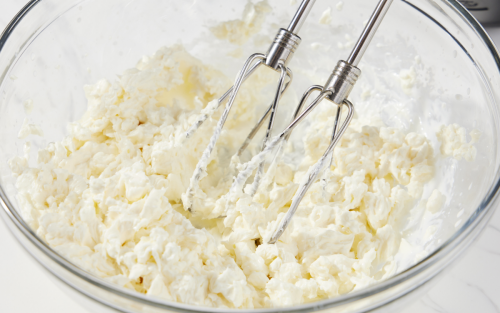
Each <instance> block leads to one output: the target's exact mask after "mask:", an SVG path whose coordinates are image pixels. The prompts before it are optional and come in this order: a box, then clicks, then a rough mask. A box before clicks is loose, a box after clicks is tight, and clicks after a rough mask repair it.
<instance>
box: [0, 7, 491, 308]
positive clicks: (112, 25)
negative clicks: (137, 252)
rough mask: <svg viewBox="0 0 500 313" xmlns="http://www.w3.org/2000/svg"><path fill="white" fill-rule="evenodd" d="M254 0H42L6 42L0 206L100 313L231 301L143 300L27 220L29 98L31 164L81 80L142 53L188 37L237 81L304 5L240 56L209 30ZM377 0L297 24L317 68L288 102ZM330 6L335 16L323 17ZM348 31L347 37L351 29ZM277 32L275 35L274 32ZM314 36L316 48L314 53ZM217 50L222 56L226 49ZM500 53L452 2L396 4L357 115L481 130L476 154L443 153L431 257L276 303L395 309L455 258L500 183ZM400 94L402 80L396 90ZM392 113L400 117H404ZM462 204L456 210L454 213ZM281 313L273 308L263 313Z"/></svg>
mask: <svg viewBox="0 0 500 313" xmlns="http://www.w3.org/2000/svg"><path fill="white" fill-rule="evenodd" d="M245 3H246V1H244V0H241V1H222V0H219V1H215V0H214V1H196V0H192V1H180V0H176V1H175V0H172V1H160V0H141V1H128V2H126V3H125V2H123V1H121V0H105V1H103V0H87V1H81V0H79V1H75V0H69V1H68V0H64V1H63V0H45V1H32V2H31V3H29V4H28V5H27V6H26V7H25V8H24V9H23V10H22V11H21V12H20V13H19V15H18V16H17V17H16V19H14V20H13V21H12V23H11V24H10V25H9V26H8V27H7V29H6V30H5V31H4V33H3V35H2V38H1V39H0V49H1V50H0V125H2V126H1V127H0V147H1V148H0V185H1V190H0V196H1V200H0V201H1V204H2V206H3V209H2V210H0V215H1V216H2V218H3V219H4V221H5V222H6V224H7V225H8V227H9V228H10V229H11V231H12V232H13V233H14V234H15V235H16V237H17V239H18V240H19V242H20V243H21V244H22V245H23V246H24V247H25V248H26V249H27V250H28V251H29V252H30V254H31V255H32V256H33V257H34V258H35V259H36V260H37V261H38V262H39V263H41V264H42V265H43V267H44V268H45V269H46V270H47V271H48V273H50V275H52V276H53V277H54V278H55V281H56V282H58V283H60V285H61V286H62V287H63V288H64V289H65V290H67V291H68V292H69V293H70V294H71V295H73V296H75V297H76V298H78V299H80V300H81V301H82V303H84V305H87V306H89V307H91V308H92V311H93V312H100V311H102V312H108V311H109V312H111V311H113V312H115V311H114V310H115V309H117V310H120V311H124V312H170V311H203V312H221V311H226V310H220V309H208V308H203V307H194V306H189V305H184V304H178V303H171V302H168V301H163V300H160V299H155V298H151V297H146V296H143V295H141V294H137V293H135V292H132V291H130V290H125V289H121V288H118V287H115V286H113V285H110V284H108V283H106V282H104V281H101V280H100V279H99V278H96V277H93V276H92V275H89V274H87V273H85V272H84V271H82V270H80V269H79V268H77V267H75V266H73V265H72V264H71V263H69V262H68V261H66V260H65V259H63V258H61V257H60V256H58V255H57V253H55V252H54V251H53V250H52V249H51V248H49V247H48V246H46V245H45V243H44V242H43V241H41V240H39V239H38V238H37V237H36V235H35V234H34V233H33V232H32V230H30V229H29V228H28V227H27V226H26V224H25V223H24V222H23V220H22V217H21V216H20V214H19V212H20V209H19V206H18V203H17V201H16V188H15V179H14V178H13V177H12V176H11V171H10V169H9V167H8V165H7V161H8V160H9V159H10V158H11V157H13V156H15V155H21V154H22V153H23V145H24V142H25V140H20V139H18V136H17V134H18V132H19V129H20V127H21V125H22V123H23V120H24V118H25V117H27V116H26V113H25V112H24V110H23V103H24V102H25V101H26V100H28V99H33V101H34V110H33V113H32V114H31V115H30V116H29V120H30V121H31V122H33V123H36V124H38V125H40V126H41V127H42V129H43V132H44V137H43V138H41V137H34V136H31V137H29V138H28V140H29V141H30V142H31V143H32V151H31V165H35V164H34V163H35V160H36V151H37V150H38V149H39V148H42V147H45V146H46V145H47V143H49V142H54V141H59V140H61V139H62V138H63V137H64V136H65V135H66V134H67V132H66V124H67V123H68V122H71V121H74V120H77V119H78V118H79V117H80V116H81V115H82V114H83V113H84V112H85V110H86V99H85V96H84V92H83V88H82V87H83V85H85V84H91V83H94V82H96V81H97V80H99V79H101V78H107V79H110V80H112V79H114V78H116V75H117V74H119V73H121V72H122V71H123V70H125V69H127V68H130V67H132V66H133V65H135V63H136V62H137V60H139V59H140V58H141V57H142V56H143V55H147V54H151V53H153V52H154V51H156V50H157V49H158V48H159V47H161V46H169V45H172V44H176V43H180V42H181V43H183V44H184V45H185V46H186V47H187V49H188V51H189V52H190V53H192V54H193V55H195V56H196V57H197V58H199V59H201V60H202V61H205V62H207V63H210V64H212V65H214V66H216V67H218V68H219V69H220V70H221V71H223V72H224V73H225V74H227V75H228V76H230V77H233V76H234V75H235V74H236V71H237V69H238V68H239V67H240V66H241V64H242V63H243V61H244V59H243V58H244V57H245V56H247V55H249V54H250V53H252V52H265V51H266V49H267V46H268V44H269V41H270V40H271V39H272V37H273V36H274V34H275V32H276V30H277V28H278V27H286V26H287V23H288V21H289V19H290V17H291V15H292V14H293V12H294V11H295V6H291V5H290V1H289V0H276V1H272V2H271V3H270V4H271V5H272V6H273V7H274V11H273V13H271V14H270V15H269V16H268V17H267V19H266V22H265V23H264V25H263V27H262V31H261V33H260V34H259V36H260V38H261V39H263V40H250V41H249V42H248V43H247V44H245V45H244V46H242V47H241V49H242V54H241V55H242V57H241V58H234V57H228V56H227V53H228V52H230V51H232V50H234V49H235V48H236V46H233V45H231V44H229V43H227V42H225V41H221V40H216V39H215V38H214V37H213V36H212V35H210V32H209V30H208V28H207V26H208V25H213V24H215V23H217V22H222V21H226V20H229V19H234V18H239V17H240V14H241V12H242V9H243V7H244V6H245ZM374 5H375V1H370V2H369V1H366V0H349V1H345V2H344V7H343V10H342V11H341V12H338V11H336V10H335V3H332V2H331V1H327V0H318V1H317V4H316V6H315V8H314V9H313V11H312V12H311V15H310V18H309V20H308V22H306V24H305V25H304V31H303V32H302V33H301V35H302V37H303V42H302V44H301V47H300V49H299V50H298V52H297V53H296V56H295V58H294V60H293V61H292V63H291V64H290V66H291V67H292V69H293V68H294V67H297V68H301V69H306V68H310V69H315V71H316V72H315V74H314V75H309V74H308V72H307V71H299V72H297V75H296V76H297V79H296V80H295V81H294V84H293V87H292V91H291V92H290V96H289V97H290V99H297V98H298V97H299V95H300V93H301V91H302V90H305V88H306V87H307V86H309V85H310V84H311V83H323V82H324V80H326V78H327V76H328V75H329V72H330V70H331V69H332V68H333V67H334V64H335V63H336V62H337V60H339V59H345V58H346V57H347V55H348V53H349V49H348V48H343V47H342V45H339V44H338V43H345V42H347V41H349V40H351V41H352V40H355V38H357V36H358V35H359V33H360V32H361V30H362V28H363V22H364V21H365V20H366V19H367V18H368V17H369V15H370V13H371V11H372V10H373V7H372V6H374ZM328 6H332V9H333V10H332V13H333V18H334V19H333V22H332V25H331V26H329V27H325V26H324V25H319V24H318V22H317V21H318V20H319V17H320V16H321V13H322V12H323V11H324V10H325V9H326V8H327V7H328ZM346 35H348V36H350V38H349V37H346ZM267 39H268V40H267ZM312 43H321V44H323V46H321V47H322V48H320V49H317V47H316V49H313V48H312V45H311V44H312ZM219 54H220V55H222V57H220V55H219ZM417 56H418V58H420V63H419V64H421V65H419V66H420V68H419V73H420V74H419V75H421V76H420V77H419V80H420V85H419V87H418V90H417V91H416V92H415V93H414V94H412V95H411V96H407V95H405V94H404V93H401V94H400V95H396V99H394V98H392V100H391V99H389V98H388V97H385V98H384V97H382V98H381V99H379V100H378V102H377V101H371V102H366V101H363V100H362V98H361V96H360V94H361V92H362V89H363V88H374V87H376V86H385V87H387V88H389V89H391V87H394V86H395V85H394V84H396V81H395V74H397V73H399V72H400V71H401V70H403V69H408V68H409V67H410V66H412V65H415V57H417ZM498 61H499V58H498V54H497V52H496V49H495V47H494V45H493V44H492V43H491V40H490V39H489V38H488V36H487V35H486V33H485V32H484V30H483V29H482V28H481V27H480V26H479V24H478V23H477V22H476V21H475V20H474V19H473V18H472V17H471V16H470V15H469V14H468V13H467V12H466V11H465V10H464V9H463V8H462V7H461V6H460V5H459V4H458V3H457V2H456V1H453V0H452V1H441V0H437V1H431V0H412V1H399V0H396V1H395V2H394V4H393V6H392V8H391V9H390V11H389V14H388V15H387V17H386V18H385V20H384V22H383V23H382V26H381V28H380V30H379V33H378V34H377V35H376V37H375V38H374V40H373V42H372V44H371V47H370V48H369V49H368V51H367V53H366V56H365V58H364V60H363V62H362V63H361V65H360V68H361V69H362V70H363V75H362V77H361V79H360V80H359V82H358V84H357V86H356V88H355V91H354V92H353V94H352V100H353V101H354V102H355V105H356V109H357V111H358V112H359V114H360V115H362V114H368V113H370V114H371V113H374V112H375V113H379V114H380V116H381V117H382V118H383V119H384V121H385V122H386V123H387V124H388V125H391V126H399V127H403V128H405V129H407V130H419V131H422V132H424V133H425V134H426V135H427V136H428V137H429V138H433V139H432V140H433V142H434V144H435V145H436V146H437V143H436V140H435V135H434V134H435V132H436V130H437V127H438V126H439V125H441V124H443V123H458V124H460V125H461V126H464V127H465V128H466V129H468V130H471V129H478V130H480V131H481V132H482V137H481V140H480V141H479V142H478V143H477V144H476V147H477V149H478V154H477V159H476V161H475V162H471V163H467V162H465V161H460V162H459V161H455V160H452V159H447V160H443V161H438V164H437V167H436V168H437V173H436V179H435V180H434V181H433V183H432V187H439V188H440V189H443V190H447V192H448V200H447V202H446V205H445V208H444V211H443V213H442V220H443V227H442V228H441V230H440V233H439V236H438V237H439V240H437V241H436V242H435V243H434V244H435V249H434V252H433V253H431V254H430V255H429V256H428V257H426V258H424V259H423V260H422V261H420V262H419V263H418V264H416V265H414V266H412V267H410V268H409V269H407V270H405V271H403V272H401V273H399V274H398V275H396V276H395V277H393V278H391V279H389V280H387V281H385V282H383V283H380V284H378V285H375V286H372V287H370V288H367V289H365V290H362V291H359V292H355V293H351V294H348V295H343V296H340V297H337V298H334V299H328V300H324V301H320V302H316V303H312V304H307V305H302V306H297V307H293V308H281V309H279V311H304V312H305V311H311V310H328V311H329V312H362V311H366V310H377V309H378V310H381V311H384V312H387V311H388V310H391V309H393V310H397V309H398V308H400V307H401V306H402V305H404V304H405V303H407V302H408V301H410V300H411V299H414V298H416V297H418V296H419V295H420V294H421V293H423V292H424V291H425V290H427V288H428V287H429V285H430V283H431V282H433V281H435V277H437V276H438V274H439V273H442V272H443V269H444V268H446V267H448V265H449V264H450V263H451V262H452V261H454V260H456V259H457V257H458V256H459V255H460V254H461V253H462V252H463V251H464V249H465V248H466V247H467V246H468V245H469V244H470V243H471V242H472V241H473V240H474V238H475V237H476V236H477V235H478V234H479V232H480V231H481V230H482V228H483V226H484V225H485V223H486V222H487V220H488V218H489V216H491V214H492V212H493V209H494V208H495V201H496V194H497V191H498V184H499V171H498V169H499V153H498V151H499V150H498V149H499V146H498V133H499V126H500V125H499V110H498V109H499V107H498V104H499V100H500V95H499V89H498V88H495V86H499V85H500V75H499V63H498ZM392 89H394V88H392ZM393 112H399V113H403V114H398V115H395V114H393ZM461 210H463V213H462V214H461V216H460V217H457V212H460V211H461ZM260 311H267V312H273V311H276V310H273V309H268V310H260Z"/></svg>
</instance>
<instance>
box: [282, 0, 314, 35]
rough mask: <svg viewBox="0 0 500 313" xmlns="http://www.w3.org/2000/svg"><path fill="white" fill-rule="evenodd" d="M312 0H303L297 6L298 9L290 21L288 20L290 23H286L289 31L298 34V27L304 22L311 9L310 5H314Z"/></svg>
mask: <svg viewBox="0 0 500 313" xmlns="http://www.w3.org/2000/svg"><path fill="white" fill-rule="evenodd" d="M314 2H316V0H303V1H302V3H301V4H300V6H299V9H298V10H297V12H296V13H295V15H294V16H293V18H292V21H291V22H290V25H288V28H287V30H288V31H289V32H292V33H294V34H296V35H297V34H298V33H299V31H300V29H301V28H302V25H303V24H304V21H305V20H306V18H307V16H308V15H309V12H310V11H311V9H312V7H313V6H314Z"/></svg>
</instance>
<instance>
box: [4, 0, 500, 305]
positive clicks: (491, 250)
mask: <svg viewBox="0 0 500 313" xmlns="http://www.w3.org/2000/svg"><path fill="white" fill-rule="evenodd" d="M25 2H26V0H0V29H3V28H4V27H5V26H6V25H7V23H8V22H9V20H10V19H11V18H12V17H13V16H14V15H15V14H16V13H17V12H18V11H19V10H20V9H21V8H22V7H23V5H24V3H25ZM487 30H488V32H489V34H490V35H491V37H492V38H493V40H494V41H495V42H496V43H497V45H499V46H500V27H496V28H488V29H487ZM0 251H9V253H8V254H7V255H2V256H1V257H0V277H1V278H2V281H3V283H2V284H0V300H1V301H0V312H6V313H13V312H15V313H25V312H29V313H32V312H37V313H49V312H50V313H68V312H71V313H88V311H87V310H85V309H83V308H82V307H80V306H79V304H77V303H76V302H74V301H73V300H72V299H70V298H69V297H68V296H67V295H66V294H65V293H63V292H62V291H61V290H60V289H58V287H56V285H54V283H53V282H52V281H51V280H50V279H49V278H48V276H47V275H46V274H45V273H44V271H42V270H41V267H40V266H39V265H38V264H36V262H35V261H34V260H32V258H31V257H30V256H29V255H28V254H27V252H25V251H24V250H23V249H22V248H21V246H20V245H18V243H17V242H16V241H15V239H14V237H13V236H12V235H11V234H10V233H9V231H8V230H7V229H6V227H5V225H4V224H3V223H2V222H0ZM427 312H428V313H434V312H439V313H447V312H450V313H452V312H453V313H469V312H481V313H494V312H497V313H500V212H496V213H495V215H494V216H493V218H492V220H491V221H490V223H489V225H488V226H487V228H486V229H485V231H484V233H483V234H482V235H481V237H480V238H479V240H478V241H477V242H476V243H475V244H474V245H473V246H472V247H470V248H469V249H468V250H467V252H466V254H465V256H463V257H462V259H460V260H459V261H458V262H457V264H456V265H455V266H454V267H453V269H452V270H451V271H450V272H449V273H447V274H446V275H445V276H443V277H442V278H441V280H440V281H438V282H437V284H436V285H435V286H434V287H433V288H432V289H431V290H430V291H429V293H428V294H426V295H425V296H424V297H422V298H421V299H420V300H418V301H417V302H415V303H414V304H412V305H411V306H409V307H407V308H406V309H405V310H404V311H403V312H402V313H427Z"/></svg>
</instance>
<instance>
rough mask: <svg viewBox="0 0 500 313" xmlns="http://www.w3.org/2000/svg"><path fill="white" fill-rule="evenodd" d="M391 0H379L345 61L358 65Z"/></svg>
mask: <svg viewBox="0 0 500 313" xmlns="http://www.w3.org/2000/svg"><path fill="white" fill-rule="evenodd" d="M392 1H393V0H380V2H379V3H378V5H377V7H376V8H375V11H373V14H372V16H371V17H370V20H369V21H368V24H366V26H365V29H364V30H363V33H362V34H361V36H360V37H359V39H358V42H356V45H355V46H354V48H353V49H352V52H351V55H349V58H348V59H347V63H349V64H351V65H354V66H358V64H359V61H361V58H362V57H363V54H364V53H365V51H366V49H367V48H368V45H369V44H370V42H371V41H372V38H373V36H374V35H375V32H376V31H377V29H378V27H379V25H380V23H382V20H383V19H384V16H385V14H386V13H387V11H388V10H389V7H390V6H391V3H392Z"/></svg>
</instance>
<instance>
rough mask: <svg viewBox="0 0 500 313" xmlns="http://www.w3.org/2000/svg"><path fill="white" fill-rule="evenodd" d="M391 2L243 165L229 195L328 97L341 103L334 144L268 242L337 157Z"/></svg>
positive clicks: (387, 0)
mask: <svg viewBox="0 0 500 313" xmlns="http://www.w3.org/2000/svg"><path fill="white" fill-rule="evenodd" d="M391 3H392V0H380V1H379V3H378V5H377V7H376V9H375V11H374V12H373V14H372V16H371V17H370V20H369V21H368V23H367V25H366V26H365V29H364V30H363V33H362V34H361V36H360V38H359V39H358V41H357V43H356V45H355V46H354V48H353V50H352V52H351V54H350V56H349V58H348V59H347V61H339V62H338V63H337V66H336V67H335V69H334V70H333V73H332V74H331V75H330V77H329V78H328V80H327V82H326V84H325V85H324V86H319V85H313V86H311V87H309V88H308V89H307V90H306V92H305V93H304V95H303V96H302V99H301V101H300V103H299V105H298V106H297V109H296V111H295V116H294V120H293V121H292V122H291V123H290V124H289V125H288V126H287V127H286V128H285V129H284V130H283V131H282V132H281V133H280V134H279V135H278V136H276V137H273V138H272V139H271V140H269V142H268V144H267V145H266V147H265V148H264V149H263V151H262V152H260V153H259V154H257V155H256V156H254V157H253V158H252V160H251V161H250V162H248V163H246V164H245V165H244V166H243V167H244V169H243V170H242V171H241V172H240V173H239V174H238V176H237V177H236V179H235V180H234V182H233V185H232V186H231V189H230V191H229V194H228V195H231V193H234V192H235V191H236V190H238V189H241V188H242V186H243V185H244V183H245V181H246V180H247V179H248V178H249V177H250V175H251V174H252V172H253V171H254V170H255V168H257V167H261V166H262V164H263V163H264V161H265V158H266V155H267V154H269V153H270V152H271V151H273V149H275V147H276V146H278V145H279V144H280V143H281V144H282V143H283V142H284V141H286V140H287V139H288V137H289V136H290V134H291V132H292V131H293V129H294V128H295V127H296V126H297V125H298V123H300V122H301V121H302V120H304V118H305V117H306V116H307V115H308V114H309V113H310V112H311V111H312V110H313V109H314V108H315V107H316V106H317V105H318V104H319V103H320V102H321V101H323V100H328V101H330V102H332V103H334V104H336V105H337V106H338V108H337V114H336V117H335V124H334V126H333V134H332V139H331V142H330V145H329V146H328V148H327V149H326V151H325V153H324V154H323V156H322V157H321V158H320V159H319V160H318V162H316V163H315V164H314V165H313V166H311V167H310V168H309V170H308V172H307V174H306V175H305V176H304V179H303V180H302V182H301V183H300V185H299V188H298V190H297V192H296V193H295V195H294V197H293V199H292V204H291V206H290V209H289V210H288V212H287V213H286V215H285V217H284V218H283V219H282V220H281V222H280V223H279V226H278V227H277V228H276V230H275V232H274V233H273V235H272V236H271V238H270V240H269V242H268V243H270V244H273V243H275V242H276V241H277V240H278V239H279V238H280V236H281V235H282V234H283V232H284V231H285V229H286V227H287V226H288V224H289V223H290V221H291V219H292V217H293V215H294V214H295V211H297V208H298V207H299V204H300V202H301V201H302V199H303V198H304V196H305V194H306V192H307V190H308V189H309V187H310V186H311V185H312V184H313V183H314V182H315V180H316V178H317V177H318V174H319V173H320V172H321V170H322V168H323V167H324V165H325V163H327V161H328V159H330V160H331V158H332V157H331V156H333V149H334V148H335V146H336V145H337V143H338V142H339V141H340V138H341V137H342V135H343V134H344V133H345V131H346V130H347V127H348V126H349V123H350V122H351V120H352V117H353V114H354V106H353V104H352V103H351V102H350V101H349V100H347V97H348V96H349V93H350V92H351V90H352V88H353V86H354V84H355V83H356V81H357V80H358V77H359V75H361V70H360V69H359V68H358V67H357V65H358V64H359V62H360V60H361V58H362V56H363V54H364V52H365V51H366V49H367V48H368V45H369V43H370V41H371V40H372V38H373V36H374V35H375V32H376V30H377V28H378V26H379V25H380V23H381V22H382V19H383V18H384V16H385V14H386V12H387V10H388V9H389V7H390V5H391ZM314 91H319V92H320V94H319V95H318V96H317V97H316V98H315V99H314V100H313V101H312V102H311V104H309V106H307V107H306V108H305V109H304V110H303V111H302V112H301V108H302V106H303V105H304V104H305V102H306V101H307V99H308V98H309V96H310V95H311V94H312V92H314ZM343 107H346V108H347V116H346V117H345V119H344V122H343V123H342V125H341V126H339V125H340V122H341V120H342V108H343ZM280 149H281V146H280V148H278V150H280ZM278 153H279V152H278ZM330 162H331V161H330ZM258 183H259V182H258V181H257V182H256V180H255V179H254V183H253V187H252V190H256V189H257V188H258ZM229 197H230V196H229Z"/></svg>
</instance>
